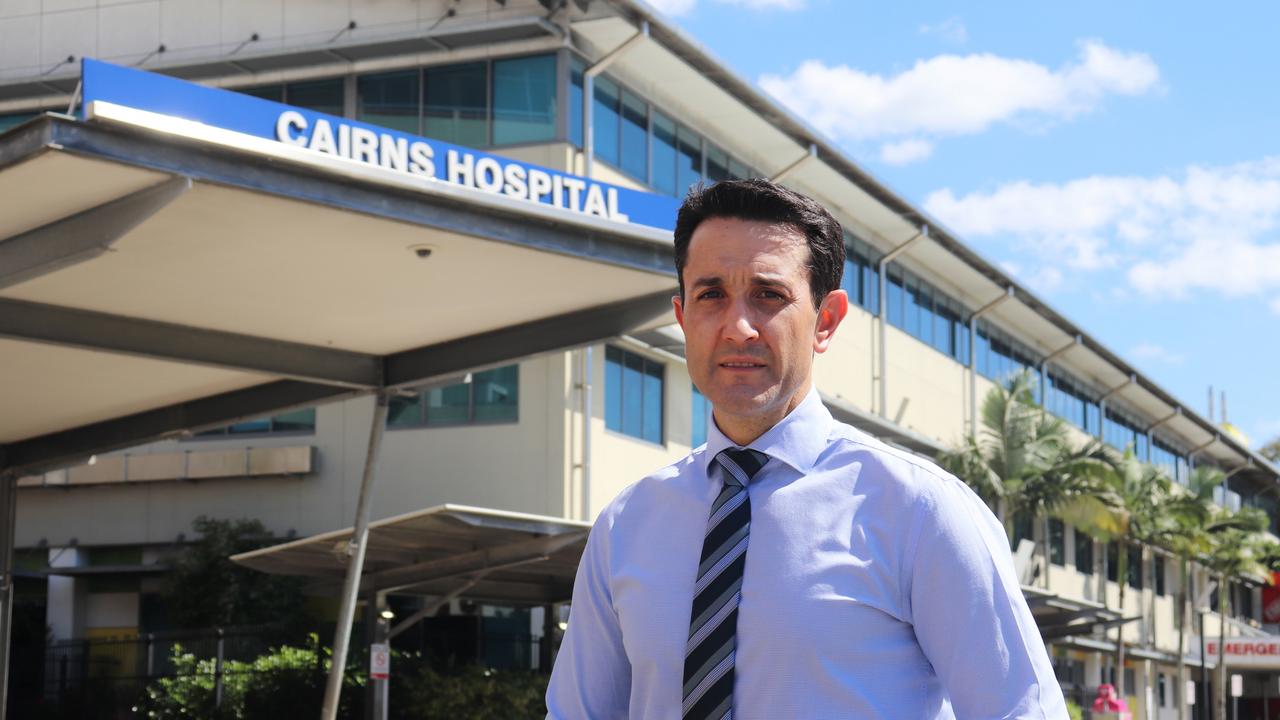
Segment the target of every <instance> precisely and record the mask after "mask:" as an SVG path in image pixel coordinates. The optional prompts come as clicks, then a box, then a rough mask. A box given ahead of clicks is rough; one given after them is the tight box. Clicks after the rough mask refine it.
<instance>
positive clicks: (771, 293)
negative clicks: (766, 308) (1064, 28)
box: [760, 290, 782, 300]
mask: <svg viewBox="0 0 1280 720" xmlns="http://www.w3.org/2000/svg"><path fill="white" fill-rule="evenodd" d="M760 297H763V298H765V299H767V300H781V299H782V293H780V292H778V291H777V290H761V291H760Z"/></svg>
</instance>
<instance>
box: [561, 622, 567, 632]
mask: <svg viewBox="0 0 1280 720" xmlns="http://www.w3.org/2000/svg"><path fill="white" fill-rule="evenodd" d="M568 629H569V623H567V622H562V623H560V632H564V631H565V630H568Z"/></svg>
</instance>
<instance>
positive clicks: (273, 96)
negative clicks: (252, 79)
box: [236, 85, 284, 102]
mask: <svg viewBox="0 0 1280 720" xmlns="http://www.w3.org/2000/svg"><path fill="white" fill-rule="evenodd" d="M236 92H238V93H240V94H241V95H252V96H253V97H257V98H262V99H263V100H272V101H274V102H284V86H283V85H259V86H257V87H249V88H240V89H238V90H236Z"/></svg>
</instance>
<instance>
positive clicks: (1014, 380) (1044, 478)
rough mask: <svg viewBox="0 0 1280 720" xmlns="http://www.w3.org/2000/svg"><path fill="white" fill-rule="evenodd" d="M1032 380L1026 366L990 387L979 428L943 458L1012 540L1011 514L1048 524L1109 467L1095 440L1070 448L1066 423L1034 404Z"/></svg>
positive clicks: (1090, 489) (1088, 491) (1082, 494)
mask: <svg viewBox="0 0 1280 720" xmlns="http://www.w3.org/2000/svg"><path fill="white" fill-rule="evenodd" d="M1034 382H1035V381H1034V379H1033V376H1032V375H1031V374H1030V373H1028V372H1025V371H1024V372H1021V373H1018V374H1016V375H1013V376H1012V377H1011V378H1010V379H1009V381H1008V382H1007V383H1006V385H1005V386H996V387H994V388H992V389H991V391H990V392H989V393H987V396H986V397H985V398H984V399H983V402H982V430H981V433H979V434H978V435H976V436H970V437H966V438H965V440H964V441H963V442H962V443H961V445H960V447H959V448H957V449H955V450H953V451H951V452H948V453H944V454H943V455H942V457H941V458H940V462H941V464H942V466H943V467H945V468H946V469H947V470H949V471H950V472H951V473H952V474H954V475H955V476H956V477H958V478H960V479H961V480H963V481H964V482H965V483H967V484H968V485H969V486H970V487H972V488H973V489H974V491H975V492H977V493H978V495H979V497H981V498H982V499H983V500H984V501H986V502H987V504H988V505H990V506H992V508H993V509H994V510H995V512H996V516H997V517H999V518H1000V522H1001V524H1003V525H1004V528H1005V534H1006V535H1008V536H1009V541H1010V544H1012V542H1013V530H1014V528H1013V518H1014V516H1015V515H1018V514H1020V513H1029V514H1031V516H1032V517H1035V516H1041V517H1044V518H1046V521H1047V518H1048V516H1049V515H1051V514H1055V513H1056V512H1057V510H1058V509H1059V508H1061V507H1063V506H1064V505H1065V504H1066V503H1067V502H1068V501H1069V500H1071V499H1072V498H1074V497H1077V496H1084V495H1088V494H1089V493H1091V492H1092V490H1093V488H1094V487H1095V486H1096V485H1097V480H1098V478H1099V477H1100V476H1101V475H1102V474H1103V473H1105V472H1106V468H1107V464H1106V462H1105V460H1106V451H1105V448H1104V447H1103V446H1102V445H1101V444H1100V443H1098V442H1097V441H1090V442H1089V443H1087V444H1086V445H1084V446H1083V447H1080V448H1077V447H1075V446H1074V444H1073V443H1072V438H1071V432H1070V430H1069V429H1068V427H1067V424H1066V423H1065V422H1063V421H1062V420H1061V419H1059V418H1056V417H1053V416H1051V415H1049V414H1048V413H1045V412H1044V411H1043V410H1042V409H1041V408H1040V406H1039V405H1037V404H1036V401H1035V393H1034V392H1033V388H1034Z"/></svg>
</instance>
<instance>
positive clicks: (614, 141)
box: [591, 76, 621, 166]
mask: <svg viewBox="0 0 1280 720" xmlns="http://www.w3.org/2000/svg"><path fill="white" fill-rule="evenodd" d="M593 87H594V90H593V92H592V94H593V95H594V96H595V106H594V107H593V108H592V109H591V113H592V116H591V127H592V129H593V132H594V133H595V138H594V140H595V150H596V157H597V158H600V159H601V160H604V161H605V162H608V163H609V164H611V165H614V166H617V165H618V133H619V127H618V123H619V122H620V119H619V118H620V116H619V103H620V102H621V100H620V98H619V95H618V86H617V85H616V84H615V83H614V82H613V81H612V80H609V79H608V78H606V77H603V76H601V77H597V78H596V79H595V80H594V81H593Z"/></svg>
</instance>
